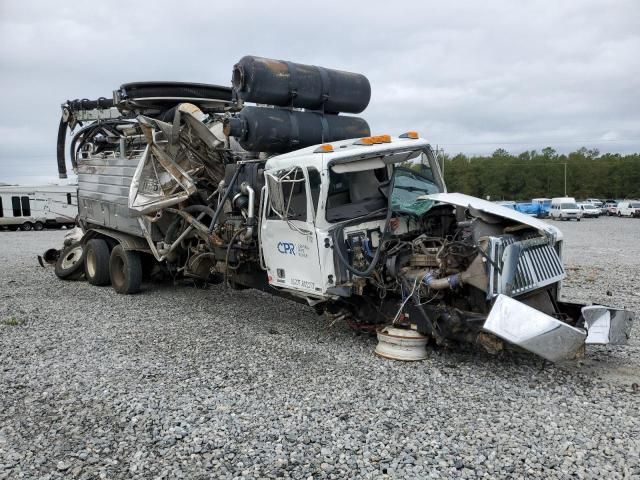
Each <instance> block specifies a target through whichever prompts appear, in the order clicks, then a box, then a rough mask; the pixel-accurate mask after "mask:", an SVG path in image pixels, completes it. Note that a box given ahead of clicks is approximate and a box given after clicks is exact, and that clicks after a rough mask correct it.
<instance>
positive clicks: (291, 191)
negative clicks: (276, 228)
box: [266, 167, 307, 221]
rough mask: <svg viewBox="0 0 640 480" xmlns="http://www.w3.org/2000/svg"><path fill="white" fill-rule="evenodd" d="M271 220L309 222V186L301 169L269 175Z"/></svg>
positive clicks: (269, 216) (268, 216)
mask: <svg viewBox="0 0 640 480" xmlns="http://www.w3.org/2000/svg"><path fill="white" fill-rule="evenodd" d="M266 176H267V184H268V187H269V210H268V212H267V218H268V219H271V220H275V219H280V220H302V221H306V220H307V186H306V180H305V177H304V171H303V170H302V169H301V168H297V167H296V168H292V169H289V170H282V171H280V172H276V173H267V175H266Z"/></svg>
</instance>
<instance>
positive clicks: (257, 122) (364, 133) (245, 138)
mask: <svg viewBox="0 0 640 480" xmlns="http://www.w3.org/2000/svg"><path fill="white" fill-rule="evenodd" d="M225 134H226V135H229V136H232V137H234V138H235V139H236V140H238V143H240V145H241V146H242V148H244V149H245V150H248V151H251V152H268V153H285V152H290V151H293V150H296V149H298V148H304V147H308V146H311V145H316V144H318V143H323V142H333V141H336V140H345V139H348V138H360V137H368V136H369V135H370V134H371V131H370V130H369V124H368V123H367V122H366V121H365V120H364V119H362V118H358V117H347V116H342V115H322V114H320V113H317V112H300V111H295V110H288V109H281V108H261V107H245V108H243V109H242V110H241V111H240V112H239V113H237V114H236V115H235V116H234V117H231V118H229V119H228V120H227V123H226V126H225Z"/></svg>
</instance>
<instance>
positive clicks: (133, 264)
mask: <svg viewBox="0 0 640 480" xmlns="http://www.w3.org/2000/svg"><path fill="white" fill-rule="evenodd" d="M109 276H110V277H111V285H112V286H113V289H114V290H115V291H116V292H118V293H122V294H125V295H128V294H130V293H136V292H139V291H140V284H141V283H142V262H141V261H140V254H138V253H137V252H132V251H128V250H125V249H124V248H122V245H116V246H115V247H114V248H113V250H111V257H110V258H109Z"/></svg>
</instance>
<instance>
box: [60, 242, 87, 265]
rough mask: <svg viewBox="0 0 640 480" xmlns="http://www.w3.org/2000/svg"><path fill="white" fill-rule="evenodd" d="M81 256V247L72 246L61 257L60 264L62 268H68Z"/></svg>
mask: <svg viewBox="0 0 640 480" xmlns="http://www.w3.org/2000/svg"><path fill="white" fill-rule="evenodd" d="M81 257H82V247H81V246H80V245H78V246H77V247H73V248H72V249H71V250H69V251H68V252H67V253H66V254H65V255H64V258H63V259H62V262H61V266H62V268H63V269H65V270H66V269H68V268H71V267H73V266H74V265H75V264H76V263H78V261H79V260H80V258H81Z"/></svg>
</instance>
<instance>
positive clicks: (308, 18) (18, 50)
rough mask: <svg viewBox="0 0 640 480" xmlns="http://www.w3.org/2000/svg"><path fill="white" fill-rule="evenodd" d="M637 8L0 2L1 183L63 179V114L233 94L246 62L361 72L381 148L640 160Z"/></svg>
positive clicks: (630, 3) (622, 3)
mask: <svg viewBox="0 0 640 480" xmlns="http://www.w3.org/2000/svg"><path fill="white" fill-rule="evenodd" d="M638 19H640V2H638V1H637V0H619V1H618V0H610V1H593V0H584V1H569V0H567V1H563V2H558V1H557V0H555V1H526V2H525V1H515V0H505V1H491V0H489V1H484V2H455V1H449V2H443V1H437V2H436V1H433V2H426V1H417V2H408V1H405V2H388V1H385V2H382V1H381V2H379V3H377V2H374V1H367V2H349V1H344V0H342V1H340V2H331V1H323V2H300V1H281V2H277V3H276V2H267V1H253V2H246V1H240V0H235V1H233V2H217V1H200V2H196V1H187V0H182V1H180V2H176V1H166V2H164V1H154V2H134V1H128V2H124V1H103V2H87V1H75V0H73V1H72V0H65V1H63V2H50V1H30V0H0V73H1V75H0V101H1V102H2V106H3V108H2V114H1V115H0V182H3V181H9V182H20V183H31V184H33V183H38V182H42V181H49V180H55V179H56V176H57V173H56V172H57V170H56V165H55V141H56V133H57V124H58V121H59V115H60V103H61V102H63V101H64V100H66V99H73V98H97V97H100V96H110V94H111V92H112V90H114V89H115V88H117V87H118V86H119V85H120V84H122V83H126V82H133V81H144V80H176V81H194V82H203V83H217V84H222V85H229V84H230V79H231V68H232V66H233V64H234V63H235V62H236V61H237V60H238V59H240V58H241V57H242V56H243V55H247V54H252V55H261V56H266V57H272V58H278V59H286V60H292V61H297V62H301V63H311V64H316V65H322V66H326V67H332V68H338V69H343V70H351V71H356V72H361V73H364V74H365V75H366V76H367V77H369V79H370V81H371V85H372V90H373V93H372V99H371V103H370V106H369V108H368V109H367V110H366V111H365V112H364V113H363V116H364V117H365V118H366V119H367V120H368V121H369V124H370V125H371V127H372V130H373V132H374V133H391V134H398V133H401V132H403V131H406V130H410V129H411V130H418V131H419V132H420V133H421V134H422V136H424V137H426V138H428V139H429V140H430V141H431V142H432V144H433V145H439V146H441V147H443V148H444V149H445V151H447V152H448V153H452V154H455V153H457V152H465V153H489V152H492V151H494V150H495V149H496V148H499V147H502V148H505V149H507V150H508V151H510V152H514V153H518V152H521V151H523V150H528V149H541V148H543V147H545V146H553V147H555V148H556V149H557V150H559V151H570V150H572V149H575V148H578V147H581V146H587V147H589V148H592V147H595V148H598V149H599V150H600V151H603V152H605V151H610V152H631V151H640V28H638Z"/></svg>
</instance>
